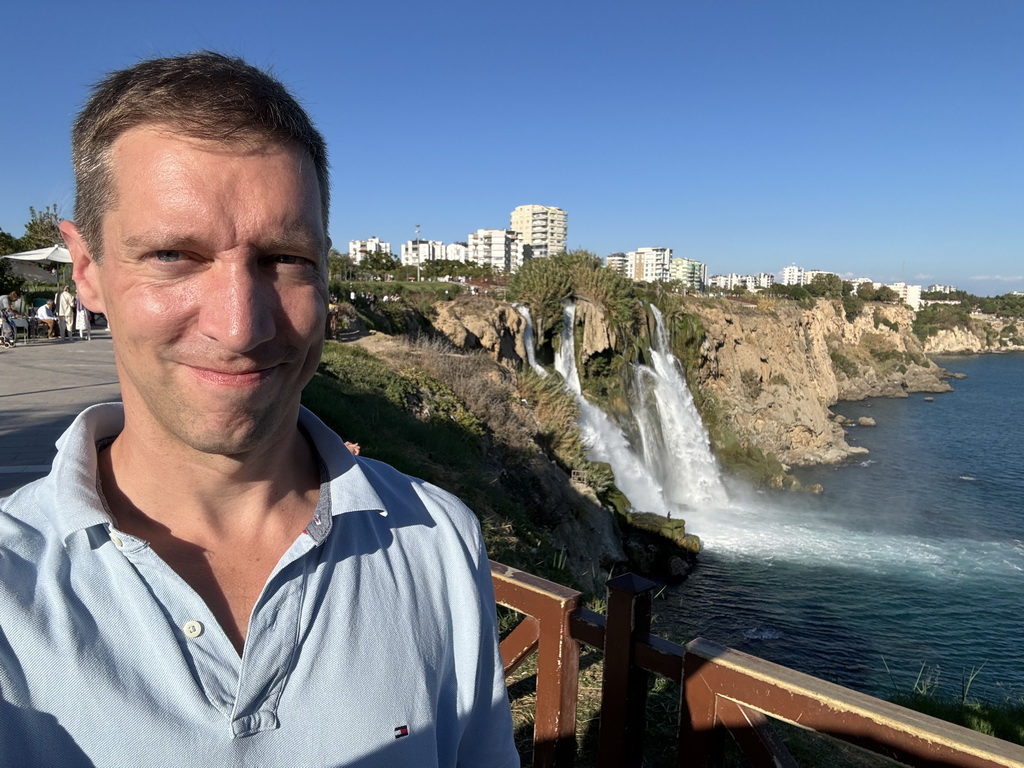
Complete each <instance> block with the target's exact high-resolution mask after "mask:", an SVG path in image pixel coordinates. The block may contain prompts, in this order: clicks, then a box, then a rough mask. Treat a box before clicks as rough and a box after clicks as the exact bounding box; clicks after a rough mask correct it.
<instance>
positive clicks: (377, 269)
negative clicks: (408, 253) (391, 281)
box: [359, 251, 402, 277]
mask: <svg viewBox="0 0 1024 768" xmlns="http://www.w3.org/2000/svg"><path fill="white" fill-rule="evenodd" d="M401 263H402V262H401V261H400V260H399V258H398V257H397V256H395V254H393V253H384V252H383V251H377V252H375V253H368V254H366V256H364V257H363V261H362V263H361V264H360V265H359V266H360V267H362V268H363V269H365V270H367V271H369V272H372V273H373V274H374V275H377V276H378V277H383V276H384V275H386V274H388V273H390V272H394V271H395V270H396V269H398V267H399V266H400V265H401Z"/></svg>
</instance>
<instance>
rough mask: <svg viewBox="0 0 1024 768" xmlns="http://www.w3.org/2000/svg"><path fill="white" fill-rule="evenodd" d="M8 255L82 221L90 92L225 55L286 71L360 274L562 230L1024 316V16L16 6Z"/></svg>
mask: <svg viewBox="0 0 1024 768" xmlns="http://www.w3.org/2000/svg"><path fill="white" fill-rule="evenodd" d="M3 17H4V35H3V37H4V49H3V53H2V64H0V104H2V107H3V113H2V114H3V118H2V120H0V228H3V229H4V230H7V231H8V232H11V233H12V234H14V235H15V236H20V235H21V234H22V233H23V227H24V224H25V222H26V220H27V219H28V208H29V206H30V205H32V206H35V207H37V208H42V207H44V206H46V205H47V204H50V203H56V204H57V205H58V206H59V210H60V213H61V214H62V215H64V216H68V217H70V216H71V215H72V208H73V203H74V187H73V183H72V176H71V171H70V160H69V147H68V131H69V126H70V123H71V121H72V119H73V116H74V114H75V112H76V111H77V109H78V107H79V106H80V105H81V103H82V102H83V100H84V98H85V96H86V92H87V88H88V86H89V85H90V84H91V83H93V82H95V81H96V80H97V79H98V78H99V77H101V76H102V75H103V74H104V73H105V72H107V71H109V70H111V69H116V68H120V67H124V66H128V65H130V64H132V63H134V62H135V61H137V60H139V59H141V58H146V57H150V56H154V55H169V54H174V53H179V52H184V51H189V50H195V49H199V48H210V49H216V50H221V51H224V52H227V53H231V54H236V55H241V56H243V57H245V58H247V59H249V60H250V61H252V62H253V63H255V64H258V65H261V66H265V67H271V68H272V69H273V70H274V72H275V73H276V74H277V75H278V76H279V77H280V78H281V79H282V80H284V81H285V83H287V84H288V85H290V86H291V87H292V89H293V90H294V91H295V92H296V93H297V94H298V95H299V97H300V98H301V99H302V100H303V102H304V103H305V104H306V106H307V107H308V109H309V110H310V112H311V113H312V115H313V117H314V119H315V120H316V122H317V123H318V125H319V127H320V128H321V130H322V131H323V132H324V134H325V135H326V137H327V140H328V143H329V145H330V147H331V151H332V166H333V174H334V175H333V196H334V201H335V203H334V208H333V222H332V226H331V235H332V237H333V239H334V241H335V243H336V245H338V246H340V250H343V251H344V250H346V249H347V247H348V241H349V240H351V239H354V238H365V237H369V236H373V235H376V236H378V237H380V238H382V239H385V240H388V241H390V242H391V243H392V247H393V250H395V251H396V252H397V251H398V249H399V246H400V244H401V243H402V242H404V241H406V240H408V239H410V238H412V237H413V236H414V234H415V227H416V225H417V224H420V225H421V228H422V235H423V237H425V238H429V239H436V240H444V241H445V242H451V241H454V240H464V239H465V238H466V235H467V233H469V232H471V231H474V230H476V229H477V228H479V227H506V226H508V223H509V213H510V211H511V210H512V208H514V207H515V206H516V205H521V204H526V203H540V204H544V205H556V206H559V207H561V208H564V209H565V210H566V211H568V213H569V245H570V247H580V248H587V249H589V250H592V251H594V252H596V253H598V254H599V255H601V256H605V255H607V254H609V253H612V252H615V251H629V250H634V249H635V248H637V247H640V246H667V247H670V248H672V249H674V251H675V254H676V255H680V256H689V257H692V258H696V259H699V260H701V261H703V262H705V263H706V264H707V265H708V270H709V273H728V272H741V273H748V272H760V271H765V272H778V271H779V270H781V269H782V268H783V267H784V266H786V265H788V264H790V263H796V264H798V265H800V266H803V267H806V268H815V269H826V270H832V271H837V272H839V273H841V274H844V275H847V276H849V277H859V276H867V277H871V278H873V279H875V280H882V281H887V282H891V281H895V280H899V279H901V278H903V279H904V280H905V281H906V282H910V283H923V284H925V285H928V284H930V283H933V282H938V283H952V284H955V285H958V286H960V287H962V288H965V289H967V290H970V291H971V292H973V293H977V294H981V295H994V294H998V293H1005V292H1007V291H1010V290H1024V258H1022V257H1024V43H1022V41H1024V0H843V1H840V0H666V1H662V0H658V1H657V2H648V1H646V0H634V1H633V2H630V3H626V2H621V0H619V1H617V2H606V0H556V1H555V2H550V1H549V2H534V1H533V0H529V1H527V2H515V3H512V2H499V1H498V0H464V1H463V0H458V1H453V0H434V2H424V1H423V0H417V1H416V2H411V1H410V2H395V1H393V0H375V1H374V2H365V0H363V1H361V2H349V1H348V0H345V1H340V0H339V1H337V2H328V1H327V0H322V1H321V2H310V1H308V0H288V1H287V2H284V1H283V0H275V2H265V1H264V0H248V2H244V3H242V2H237V3H235V2H218V0H205V1H204V2H194V1H193V0H176V2H174V3H170V4H167V3H147V2H137V3H129V2H127V1H125V2H112V1H111V0H92V1H91V2H81V1H80V0H76V1H75V2H67V1H66V0H55V1H54V0H50V1H49V2H42V3H31V4H30V3H27V2H17V3H10V4H8V8H7V9H6V10H5V11H4V13H3Z"/></svg>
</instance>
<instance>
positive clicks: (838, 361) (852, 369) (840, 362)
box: [828, 350, 860, 379]
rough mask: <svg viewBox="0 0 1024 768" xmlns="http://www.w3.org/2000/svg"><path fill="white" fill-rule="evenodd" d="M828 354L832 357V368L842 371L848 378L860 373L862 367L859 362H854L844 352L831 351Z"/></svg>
mask: <svg viewBox="0 0 1024 768" xmlns="http://www.w3.org/2000/svg"><path fill="white" fill-rule="evenodd" d="M828 356H829V357H830V358H831V359H832V369H833V370H834V371H836V372H838V373H842V374H843V375H844V376H846V378H848V379H853V378H856V377H857V376H858V375H859V374H860V369H859V368H858V367H857V364H856V363H854V362H853V361H852V360H850V358H848V357H846V355H844V354H843V353H842V352H836V351H834V350H833V351H830V352H829V353H828Z"/></svg>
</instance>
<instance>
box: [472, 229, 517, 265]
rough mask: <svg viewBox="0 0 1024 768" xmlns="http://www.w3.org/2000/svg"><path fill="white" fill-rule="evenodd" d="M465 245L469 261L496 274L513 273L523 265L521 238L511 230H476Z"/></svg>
mask: <svg viewBox="0 0 1024 768" xmlns="http://www.w3.org/2000/svg"><path fill="white" fill-rule="evenodd" d="M466 245H467V246H468V248H469V260H470V261H472V262H474V263H476V264H480V265H482V266H486V265H490V266H491V267H492V268H493V269H494V270H495V271H496V272H506V273H509V272H515V271H516V270H518V269H519V267H521V266H522V265H523V238H522V235H520V234H519V233H518V232H516V231H514V230H511V229H478V230H477V231H476V232H473V233H471V234H470V236H469V238H468V240H467V242H466Z"/></svg>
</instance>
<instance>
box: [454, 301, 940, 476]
mask: <svg viewBox="0 0 1024 768" xmlns="http://www.w3.org/2000/svg"><path fill="white" fill-rule="evenodd" d="M682 310H683V311H684V312H685V313H687V314H689V315H691V316H693V317H696V318H697V319H699V321H700V324H701V325H702V327H703V329H704V333H703V335H702V337H701V338H700V339H699V340H698V341H697V343H698V344H699V350H698V352H699V354H698V360H697V364H696V366H695V368H692V369H691V370H690V371H689V374H690V376H691V381H690V385H691V386H692V387H696V388H698V389H699V390H701V392H702V394H704V395H709V396H711V397H712V398H713V400H714V402H715V403H716V404H717V407H718V408H719V409H720V411H722V413H724V415H725V416H726V418H728V419H730V420H731V423H732V426H733V427H734V431H735V433H736V434H737V435H738V436H739V437H740V439H741V440H743V441H745V442H746V443H748V444H749V445H751V446H754V447H756V448H758V449H760V450H761V451H763V452H765V453H769V454H773V455H775V456H776V457H777V458H778V459H779V460H780V461H782V462H783V463H784V464H787V465H797V466H799V465H810V464H822V463H835V462H839V461H842V460H844V459H846V458H847V457H849V456H851V455H853V454H857V453H862V452H863V449H862V448H856V447H851V446H850V445H848V444H847V443H846V441H845V439H844V431H843V427H842V425H840V424H838V423H837V422H836V421H835V419H834V417H833V414H832V413H831V411H830V410H829V408H830V406H832V405H834V404H835V403H836V402H837V401H839V400H860V399H862V398H865V397H906V393H907V392H945V391H948V390H949V389H951V388H950V386H949V384H948V383H947V382H946V381H945V371H943V370H942V369H941V368H939V367H938V366H937V365H935V364H934V363H932V362H931V361H930V360H929V359H928V358H927V357H926V356H925V348H924V347H923V346H922V344H921V343H920V342H919V341H918V339H917V338H916V337H915V336H914V335H913V333H912V331H911V328H912V324H913V319H914V315H913V312H912V310H910V309H909V308H907V307H899V306H892V305H884V304H876V303H871V304H867V305H866V306H865V308H864V309H863V310H862V311H861V312H860V314H859V315H858V316H856V317H854V318H853V319H852V320H848V319H847V318H846V316H845V314H844V310H843V307H842V305H841V304H840V303H839V302H834V301H828V300H824V299H821V300H819V301H818V302H817V303H816V304H814V305H813V306H811V307H810V308H803V307H800V306H798V305H797V304H795V303H793V302H785V301H777V302H774V303H773V302H764V303H762V304H761V305H752V304H740V303H732V302H726V301H724V300H721V301H709V300H702V299H687V300H685V302H684V304H683V306H682ZM576 322H577V324H578V325H582V327H583V328H582V333H581V334H580V335H579V336H578V337H577V338H579V339H580V343H579V344H578V356H579V361H580V362H581V363H582V362H585V361H586V360H587V359H589V358H590V357H592V356H595V355H598V354H602V353H606V352H608V351H609V350H614V351H619V352H621V351H622V350H621V348H622V346H623V344H622V340H621V339H617V338H616V336H615V333H614V332H613V331H612V329H611V327H610V325H609V323H608V320H607V318H606V317H605V314H604V312H603V311H602V309H601V308H600V307H598V306H596V305H594V304H592V303H590V302H588V301H585V300H580V301H579V302H578V303H577V310H576ZM435 327H437V329H438V330H440V331H442V332H443V333H444V334H445V335H446V336H447V337H448V338H449V339H450V340H451V341H452V342H453V343H455V344H457V345H459V346H461V347H464V348H469V349H473V348H482V349H486V350H488V351H489V352H491V354H493V355H494V356H495V357H496V358H497V359H498V360H499V361H501V362H504V363H506V364H510V365H519V364H521V361H523V360H525V359H526V350H525V347H524V346H523V341H522V338H523V333H522V332H523V329H524V327H525V322H524V321H523V320H522V318H521V317H520V316H519V314H518V313H517V312H516V311H515V309H514V308H513V307H511V306H509V305H507V304H502V303H498V302H494V301H491V300H489V299H483V298H480V297H460V298H458V299H456V300H455V301H451V302H446V303H444V304H442V305H440V306H439V315H438V319H437V321H435ZM538 343H544V342H543V340H538Z"/></svg>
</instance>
